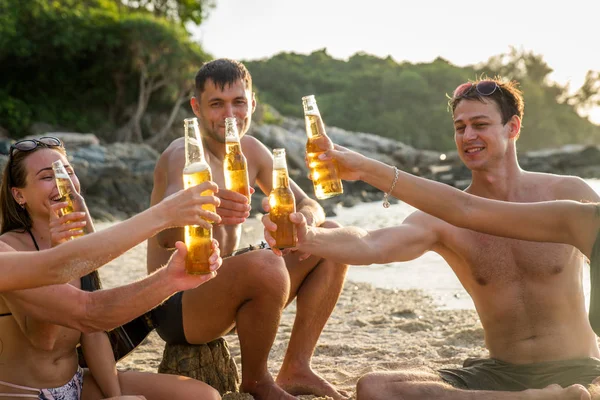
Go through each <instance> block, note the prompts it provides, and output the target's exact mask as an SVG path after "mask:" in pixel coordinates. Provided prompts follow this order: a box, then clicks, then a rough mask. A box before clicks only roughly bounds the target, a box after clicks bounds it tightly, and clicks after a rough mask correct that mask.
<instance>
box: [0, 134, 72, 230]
mask: <svg viewBox="0 0 600 400" xmlns="http://www.w3.org/2000/svg"><path fill="white" fill-rule="evenodd" d="M47 148H50V147H46V146H43V145H38V146H37V147H35V148H34V149H32V150H30V151H21V150H16V149H15V150H12V149H11V155H10V156H9V158H8V162H7V163H6V165H5V166H4V171H3V172H2V185H1V186H0V210H1V211H0V218H1V219H2V224H1V226H0V234H4V233H6V232H10V231H14V230H21V231H24V230H27V229H31V225H32V222H31V217H30V216H29V213H28V212H27V210H26V209H25V208H24V207H21V205H19V203H17V201H16V200H15V198H14V197H13V195H12V191H11V189H12V188H24V187H25V186H26V185H27V168H26V166H25V160H26V159H27V157H29V156H30V155H32V154H33V153H35V152H36V151H38V150H40V149H47ZM51 149H52V150H55V151H58V152H59V153H61V154H62V155H64V156H65V157H66V156H67V152H66V151H65V149H64V148H63V147H58V146H57V147H51Z"/></svg>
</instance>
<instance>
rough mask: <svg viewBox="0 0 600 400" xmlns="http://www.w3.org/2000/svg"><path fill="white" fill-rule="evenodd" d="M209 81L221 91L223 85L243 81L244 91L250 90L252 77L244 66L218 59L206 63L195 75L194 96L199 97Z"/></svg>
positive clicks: (226, 59) (229, 60)
mask: <svg viewBox="0 0 600 400" xmlns="http://www.w3.org/2000/svg"><path fill="white" fill-rule="evenodd" d="M209 79H210V80H211V81H213V82H214V83H215V85H216V86H219V87H220V88H221V90H224V89H225V85H231V84H233V83H235V82H237V81H238V80H240V79H241V80H243V81H244V85H245V87H246V89H250V90H252V76H251V75H250V72H248V69H246V66H245V65H244V64H242V63H241V62H239V61H235V60H231V59H228V58H219V59H216V60H212V61H209V62H206V63H204V64H203V65H202V67H200V69H199V70H198V72H197V73H196V96H198V97H199V96H200V95H201V94H202V92H203V91H204V85H205V84H206V81H207V80H209Z"/></svg>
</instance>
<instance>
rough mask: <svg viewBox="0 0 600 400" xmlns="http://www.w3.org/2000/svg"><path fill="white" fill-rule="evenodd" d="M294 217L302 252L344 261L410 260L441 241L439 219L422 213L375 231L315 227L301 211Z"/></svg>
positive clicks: (379, 261) (347, 262)
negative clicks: (436, 224) (436, 221)
mask: <svg viewBox="0 0 600 400" xmlns="http://www.w3.org/2000/svg"><path fill="white" fill-rule="evenodd" d="M291 220H292V222H294V223H295V224H296V226H297V231H298V245H297V248H298V249H299V250H300V251H303V252H305V253H309V254H313V255H317V256H320V257H323V258H326V259H328V260H332V261H335V262H338V263H343V264H351V265H369V264H386V263H391V262H398V261H409V260H413V259H415V258H417V257H420V256H421V255H423V253H425V252H427V251H429V250H434V246H435V245H436V244H437V243H438V241H439V231H438V228H437V227H436V226H435V224H434V222H433V221H435V220H434V219H433V218H431V217H429V216H425V215H423V214H422V213H414V214H412V215H411V216H409V217H408V218H407V219H406V220H405V221H404V223H403V224H402V225H400V226H395V227H390V228H383V229H377V230H373V231H367V230H365V229H362V228H357V227H344V228H334V229H325V228H319V227H312V226H308V225H307V224H306V219H305V218H304V215H303V214H300V213H295V214H292V216H291Z"/></svg>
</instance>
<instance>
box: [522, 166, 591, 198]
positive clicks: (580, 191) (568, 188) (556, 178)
mask: <svg viewBox="0 0 600 400" xmlns="http://www.w3.org/2000/svg"><path fill="white" fill-rule="evenodd" d="M527 180H528V181H530V182H534V183H535V185H539V186H540V187H543V188H547V189H548V190H549V195H550V196H551V198H548V200H574V201H581V202H589V201H592V202H597V201H600V196H598V194H597V193H596V191H595V190H594V189H592V187H591V186H590V185H588V183H587V182H586V181H585V180H584V179H581V178H580V177H578V176H573V175H556V174H548V173H542V172H527Z"/></svg>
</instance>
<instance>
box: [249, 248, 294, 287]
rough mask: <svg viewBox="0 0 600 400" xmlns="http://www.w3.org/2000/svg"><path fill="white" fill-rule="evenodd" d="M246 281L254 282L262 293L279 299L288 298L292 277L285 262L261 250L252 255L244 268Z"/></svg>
mask: <svg viewBox="0 0 600 400" xmlns="http://www.w3.org/2000/svg"><path fill="white" fill-rule="evenodd" d="M242 268H243V269H244V276H245V278H244V279H246V280H248V281H253V282H254V283H256V284H257V285H256V286H257V287H259V288H260V289H261V291H267V292H269V293H271V294H274V295H276V296H277V297H279V296H281V297H285V298H287V296H288V294H289V290H290V275H289V273H288V271H287V269H286V267H285V261H284V260H283V258H282V257H279V256H277V255H275V254H273V252H271V251H267V250H260V251H255V252H252V253H251V256H250V257H248V260H247V262H246V260H245V262H244V265H243V266H242Z"/></svg>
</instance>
